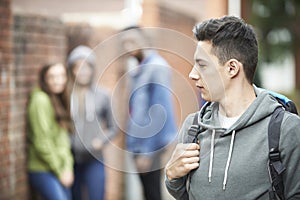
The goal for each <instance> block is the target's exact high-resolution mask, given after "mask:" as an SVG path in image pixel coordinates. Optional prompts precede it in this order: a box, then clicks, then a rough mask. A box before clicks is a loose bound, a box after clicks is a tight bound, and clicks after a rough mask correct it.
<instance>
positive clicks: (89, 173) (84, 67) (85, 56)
mask: <svg viewBox="0 0 300 200" xmlns="http://www.w3.org/2000/svg"><path fill="white" fill-rule="evenodd" d="M67 62H68V69H69V72H70V73H69V74H70V76H71V78H70V79H71V81H70V86H71V87H70V90H71V91H70V92H71V96H70V97H71V100H70V101H71V116H72V119H73V121H74V127H75V130H74V131H75V133H74V134H73V136H72V150H73V153H74V159H75V167H74V170H75V181H74V186H73V199H75V200H80V199H89V200H103V199H104V196H105V166H104V163H103V162H104V158H103V148H104V146H105V145H106V144H107V143H108V142H109V141H110V139H112V138H113V137H115V136H116V134H117V128H116V125H115V122H114V119H113V115H112V110H111V100H110V96H109V95H108V92H107V91H106V90H105V89H104V88H100V87H98V86H96V85H95V83H94V75H95V73H96V57H95V54H94V53H93V51H92V49H90V48H89V47H87V46H83V45H80V46H77V47H76V48H75V49H73V50H72V51H71V52H70V54H69V57H68V60H67Z"/></svg>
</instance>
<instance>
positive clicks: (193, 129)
mask: <svg viewBox="0 0 300 200" xmlns="http://www.w3.org/2000/svg"><path fill="white" fill-rule="evenodd" d="M198 131H199V125H191V127H190V129H189V131H188V134H189V135H190V136H196V135H197V133H198Z"/></svg>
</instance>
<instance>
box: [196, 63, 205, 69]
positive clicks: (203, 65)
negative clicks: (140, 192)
mask: <svg viewBox="0 0 300 200" xmlns="http://www.w3.org/2000/svg"><path fill="white" fill-rule="evenodd" d="M197 64H198V66H199V67H200V68H203V67H205V66H206V64H203V63H197Z"/></svg>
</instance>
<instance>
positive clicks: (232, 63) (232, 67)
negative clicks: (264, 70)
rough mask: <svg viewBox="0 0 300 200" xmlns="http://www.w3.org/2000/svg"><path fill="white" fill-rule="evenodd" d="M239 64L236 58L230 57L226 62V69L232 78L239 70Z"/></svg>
mask: <svg viewBox="0 0 300 200" xmlns="http://www.w3.org/2000/svg"><path fill="white" fill-rule="evenodd" d="M241 64H242V63H240V62H239V61H238V60H236V59H230V60H229V61H228V62H227V65H226V68H227V69H226V70H227V72H228V75H229V76H230V77H231V78H233V77H235V76H236V75H237V74H238V73H239V71H240V70H241V67H242V66H241Z"/></svg>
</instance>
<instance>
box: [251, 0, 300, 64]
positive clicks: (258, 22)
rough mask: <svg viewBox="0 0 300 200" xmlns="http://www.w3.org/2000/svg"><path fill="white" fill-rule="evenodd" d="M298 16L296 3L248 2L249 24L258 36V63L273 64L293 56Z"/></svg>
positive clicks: (299, 4)
mask: <svg viewBox="0 0 300 200" xmlns="http://www.w3.org/2000/svg"><path fill="white" fill-rule="evenodd" d="M299 13H300V1H299V0H252V15H251V18H250V22H251V24H253V25H254V28H255V29H256V32H257V33H258V39H259V46H260V59H261V61H262V62H274V61H277V60H278V59H282V58H284V57H285V55H286V54H290V53H292V54H294V53H295V47H296V45H299V40H300V39H299V34H297V29H299V28H298V26H299V22H300V20H299ZM298 32H299V31H298Z"/></svg>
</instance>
